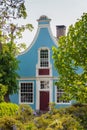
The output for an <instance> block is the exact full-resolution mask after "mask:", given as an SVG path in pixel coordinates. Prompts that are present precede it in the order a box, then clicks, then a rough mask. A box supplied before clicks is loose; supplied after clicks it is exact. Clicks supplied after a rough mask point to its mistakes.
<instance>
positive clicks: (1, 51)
mask: <svg viewBox="0 0 87 130" xmlns="http://www.w3.org/2000/svg"><path fill="white" fill-rule="evenodd" d="M26 17H27V13H26V8H25V5H24V0H1V1H0V83H1V84H3V85H5V86H7V87H8V91H7V93H6V95H5V101H10V99H9V94H13V93H16V92H17V90H18V86H17V78H18V74H17V72H16V71H17V69H18V63H19V61H18V60H17V59H16V56H17V54H18V53H19V52H20V51H21V49H22V48H25V44H24V43H17V41H18V39H20V38H22V32H24V31H25V29H29V30H32V28H33V27H32V25H31V24H26V25H19V24H18V23H17V22H16V21H17V20H18V19H26Z"/></svg>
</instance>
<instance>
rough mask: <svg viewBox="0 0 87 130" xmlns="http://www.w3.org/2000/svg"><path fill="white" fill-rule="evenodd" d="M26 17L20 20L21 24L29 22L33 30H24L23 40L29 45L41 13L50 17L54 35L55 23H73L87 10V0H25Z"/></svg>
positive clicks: (68, 24)
mask: <svg viewBox="0 0 87 130" xmlns="http://www.w3.org/2000/svg"><path fill="white" fill-rule="evenodd" d="M25 6H26V10H27V14H28V17H27V19H26V20H22V21H20V22H21V23H22V24H25V23H31V24H32V25H33V27H34V29H33V31H32V32H30V31H25V33H24V34H23V35H24V37H23V39H22V40H23V41H24V42H26V45H27V46H29V45H30V44H31V43H32V41H33V39H34V36H35V34H36V31H37V28H38V23H37V19H39V17H40V16H41V15H46V16H48V17H49V18H51V30H52V33H53V35H54V36H56V25H65V26H66V28H67V29H68V27H69V26H70V25H71V24H74V23H75V22H76V21H77V19H79V18H80V17H81V16H82V14H83V13H84V12H85V13H86V12H87V0H25Z"/></svg>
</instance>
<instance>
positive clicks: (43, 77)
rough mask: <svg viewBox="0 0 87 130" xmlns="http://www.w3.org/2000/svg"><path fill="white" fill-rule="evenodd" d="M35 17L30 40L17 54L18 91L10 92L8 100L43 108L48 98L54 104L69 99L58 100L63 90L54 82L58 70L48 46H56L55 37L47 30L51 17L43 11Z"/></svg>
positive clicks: (62, 103)
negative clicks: (28, 44)
mask: <svg viewBox="0 0 87 130" xmlns="http://www.w3.org/2000/svg"><path fill="white" fill-rule="evenodd" d="M37 21H38V29H37V33H36V36H35V38H34V40H33V42H32V43H31V45H30V46H29V48H27V50H25V52H23V53H22V54H20V55H19V56H18V57H17V59H18V60H19V61H20V63H19V70H18V74H19V76H20V79H19V80H18V84H19V91H18V94H15V95H12V96H11V101H12V102H14V103H17V104H29V105H30V106H31V107H32V108H33V109H34V110H43V111H47V110H49V103H51V102H55V104H56V107H61V106H66V105H70V102H65V101H61V99H60V96H61V94H63V91H62V90H59V89H58V88H57V87H56V86H55V81H56V80H57V79H58V73H57V72H56V70H55V68H54V63H53V59H52V47H53V46H57V41H56V40H55V38H54V37H53V35H52V32H51V28H50V21H51V19H49V18H48V17H47V16H44V15H43V16H41V17H40V18H39V19H38V20H37Z"/></svg>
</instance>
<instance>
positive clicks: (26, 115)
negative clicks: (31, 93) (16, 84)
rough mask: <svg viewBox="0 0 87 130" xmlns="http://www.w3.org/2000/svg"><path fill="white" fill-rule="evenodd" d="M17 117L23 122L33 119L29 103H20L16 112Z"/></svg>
mask: <svg viewBox="0 0 87 130" xmlns="http://www.w3.org/2000/svg"><path fill="white" fill-rule="evenodd" d="M17 119H18V120H20V121H21V122H23V123H25V122H28V121H29V120H32V119H33V110H32V108H31V107H30V106H29V105H26V104H21V105H19V109H18V112H17Z"/></svg>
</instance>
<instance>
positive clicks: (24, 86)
mask: <svg viewBox="0 0 87 130" xmlns="http://www.w3.org/2000/svg"><path fill="white" fill-rule="evenodd" d="M20 101H21V103H32V102H33V83H21V88H20Z"/></svg>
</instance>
